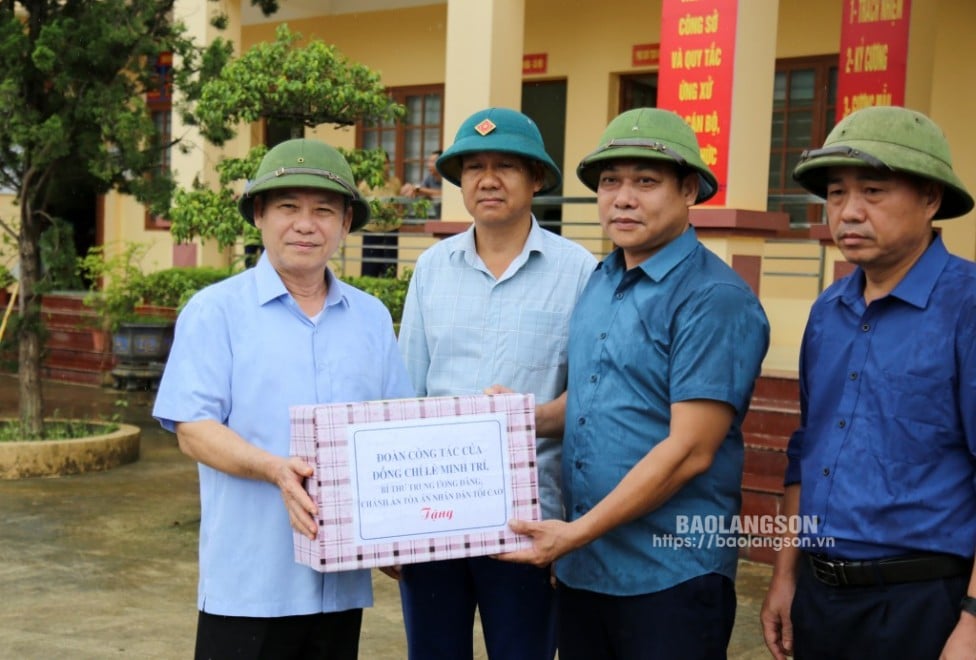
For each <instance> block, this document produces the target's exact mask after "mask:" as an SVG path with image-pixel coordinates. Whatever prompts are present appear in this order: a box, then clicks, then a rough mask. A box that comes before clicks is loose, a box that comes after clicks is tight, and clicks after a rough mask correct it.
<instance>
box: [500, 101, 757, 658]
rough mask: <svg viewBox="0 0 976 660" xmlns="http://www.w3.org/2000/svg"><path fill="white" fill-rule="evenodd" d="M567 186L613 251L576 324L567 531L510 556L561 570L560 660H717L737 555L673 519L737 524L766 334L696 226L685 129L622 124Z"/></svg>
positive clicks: (639, 119)
mask: <svg viewBox="0 0 976 660" xmlns="http://www.w3.org/2000/svg"><path fill="white" fill-rule="evenodd" d="M577 174H578V175H579V177H580V179H581V180H582V181H583V183H584V184H586V186H587V187H588V188H590V189H591V190H594V191H595V192H596V193H597V208H598V211H599V214H600V224H601V226H602V227H603V230H604V232H605V233H606V234H607V236H608V237H609V238H610V239H611V240H612V241H613V243H614V244H615V245H616V246H617V249H616V250H615V251H614V252H613V253H611V254H610V256H608V257H607V258H606V259H605V260H604V261H603V262H602V263H601V264H600V266H599V267H598V268H597V270H596V272H595V273H593V276H592V277H591V278H590V281H589V283H588V284H587V287H586V290H585V291H584V292H583V295H582V296H581V297H580V300H579V302H578V304H577V306H576V310H575V311H574V312H573V318H572V320H571V322H570V336H569V386H568V388H567V396H566V415H565V434H564V437H563V493H564V499H565V503H566V521H562V520H546V521H541V522H526V521H513V522H512V523H511V527H512V529H513V530H514V531H516V532H518V533H521V534H527V535H529V536H532V537H533V548H532V549H530V550H524V551H519V552H514V553H510V554H508V555H504V556H503V558H504V559H508V560H512V561H528V562H532V563H534V564H535V565H546V564H549V563H551V562H552V561H555V560H557V559H558V561H557V563H556V577H557V578H558V581H559V585H558V590H559V624H560V631H559V657H560V660H598V659H602V658H708V659H718V658H725V656H726V647H727V645H728V641H729V637H730V636H731V633H732V625H733V622H734V620H735V587H734V579H735V568H736V558H737V554H738V550H737V548H736V545H735V543H734V542H733V543H725V541H726V540H727V537H726V536H723V535H720V534H710V535H708V536H707V537H706V536H705V535H704V534H700V535H697V537H695V536H689V535H685V534H682V533H681V532H682V529H681V526H680V522H679V521H681V520H688V521H692V522H693V523H694V524H695V525H696V526H697V525H698V524H703V523H704V521H706V520H709V521H724V524H725V525H726V526H727V525H728V523H729V522H730V519H731V518H732V517H733V516H735V515H737V514H738V512H739V504H740V488H741V483H742V462H743V441H742V430H741V424H742V419H743V417H744V416H745V414H746V410H747V409H748V407H749V399H750V397H751V395H752V389H753V384H754V382H755V380H756V378H757V377H758V376H759V370H760V365H761V363H762V359H763V357H764V356H765V354H766V349H767V347H768V344H769V324H768V322H767V320H766V315H765V314H764V313H763V310H762V307H761V306H760V304H759V301H758V299H757V298H756V296H755V294H753V292H752V291H751V290H750V289H749V287H748V285H747V284H746V283H745V282H744V281H743V280H742V278H740V277H739V276H738V275H736V273H735V272H734V271H733V270H732V269H731V268H730V267H729V266H728V265H726V264H725V262H723V261H722V260H721V259H720V258H719V257H718V256H716V255H715V254H713V253H711V252H709V251H708V250H707V249H706V248H705V247H704V246H703V245H702V244H701V243H699V241H698V239H697V238H696V236H695V230H694V229H693V228H692V227H691V226H690V225H689V209H690V207H691V206H693V205H694V204H697V203H701V202H703V201H705V200H707V199H709V198H710V197H711V196H712V195H713V194H714V193H715V191H716V190H717V182H716V180H715V177H714V175H713V174H712V173H711V172H710V171H709V170H708V168H707V166H706V165H705V164H704V163H703V162H702V160H701V155H700V153H699V147H698V141H697V139H696V138H695V134H694V132H693V131H692V130H691V128H690V127H689V126H688V124H686V123H685V121H684V120H683V119H682V118H681V117H679V116H678V115H676V114H674V113H673V112H668V111H666V110H659V109H652V108H639V109H636V110H631V111H628V112H625V113H623V114H622V115H620V116H619V117H617V118H616V119H614V120H613V121H612V122H611V123H610V125H609V126H607V129H606V131H605V132H604V134H603V136H602V137H601V139H600V144H599V146H598V147H597V149H596V150H595V151H594V152H592V153H591V154H589V155H588V156H586V157H585V158H584V159H583V161H582V162H581V163H580V165H579V167H578V169H577ZM731 540H732V541H734V537H732V539H731Z"/></svg>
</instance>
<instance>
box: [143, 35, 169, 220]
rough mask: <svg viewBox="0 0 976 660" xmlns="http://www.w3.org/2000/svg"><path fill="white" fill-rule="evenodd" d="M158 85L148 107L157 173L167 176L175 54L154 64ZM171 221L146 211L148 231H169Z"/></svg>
mask: <svg viewBox="0 0 976 660" xmlns="http://www.w3.org/2000/svg"><path fill="white" fill-rule="evenodd" d="M153 68H154V69H155V71H154V74H155V82H156V85H155V86H154V87H153V88H152V89H150V90H149V91H148V92H147V93H146V105H147V106H149V113H150V115H151V116H152V120H153V123H154V124H155V125H156V134H157V136H158V137H157V139H158V144H159V146H160V150H159V161H158V163H157V165H156V171H157V172H159V173H160V174H163V175H165V174H167V173H169V171H170V166H171V163H170V147H169V144H170V143H171V142H172V141H173V54H172V53H160V54H159V56H158V57H157V58H156V62H155V63H154V64H153ZM169 225H170V223H169V220H167V219H166V218H164V217H162V216H158V215H153V214H151V213H150V212H149V210H148V209H147V210H146V220H145V228H146V229H159V230H167V229H169Z"/></svg>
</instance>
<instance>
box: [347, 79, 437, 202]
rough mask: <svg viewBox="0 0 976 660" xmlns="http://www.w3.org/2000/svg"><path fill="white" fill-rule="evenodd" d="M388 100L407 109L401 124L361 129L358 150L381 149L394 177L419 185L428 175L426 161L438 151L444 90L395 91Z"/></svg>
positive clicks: (386, 124)
mask: <svg viewBox="0 0 976 660" xmlns="http://www.w3.org/2000/svg"><path fill="white" fill-rule="evenodd" d="M390 97H391V98H392V99H393V100H394V101H396V102H397V103H400V104H402V105H404V106H405V107H406V108H407V114H406V116H405V117H404V118H403V120H402V121H400V122H392V121H385V122H383V123H381V124H371V125H360V127H359V130H358V131H357V132H356V135H357V144H356V146H357V147H359V148H361V149H383V150H384V151H386V153H387V154H388V155H389V157H390V164H391V166H392V168H393V171H392V172H390V174H391V175H395V176H396V177H397V178H399V179H400V181H402V182H404V183H419V182H420V181H422V180H423V178H424V176H425V175H426V174H427V167H426V161H427V157H428V156H429V155H430V154H432V153H433V152H435V151H437V150H438V149H440V148H441V134H442V133H443V129H444V104H443V99H444V86H443V85H424V86H416V87H396V88H393V89H391V90H390Z"/></svg>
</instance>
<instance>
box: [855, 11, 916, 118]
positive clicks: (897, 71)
mask: <svg viewBox="0 0 976 660" xmlns="http://www.w3.org/2000/svg"><path fill="white" fill-rule="evenodd" d="M910 10H911V0H846V1H845V2H844V18H843V25H842V26H841V31H840V63H839V68H838V71H837V121H840V120H841V119H843V118H844V117H846V116H847V115H849V114H850V113H852V112H854V111H855V110H858V109H860V108H866V107H868V106H872V105H905V77H906V75H907V73H908V25H909V15H910V13H911V11H910Z"/></svg>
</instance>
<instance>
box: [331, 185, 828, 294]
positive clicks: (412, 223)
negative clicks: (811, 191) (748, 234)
mask: <svg viewBox="0 0 976 660" xmlns="http://www.w3.org/2000/svg"><path fill="white" fill-rule="evenodd" d="M390 201H392V202H398V203H403V204H404V205H405V206H408V205H409V202H411V201H413V200H412V199H410V198H391V199H390ZM595 204H596V197H595V196H585V197H564V196H559V195H543V196H538V197H536V198H534V199H533V204H532V211H533V213H534V214H535V216H536V219H537V220H538V221H539V224H540V225H542V226H543V227H544V228H546V229H548V230H550V231H553V232H555V233H557V234H561V235H563V236H566V237H567V238H570V239H572V240H574V241H576V242H577V243H579V244H580V245H582V246H583V247H584V248H586V249H587V250H589V251H590V252H591V253H593V255H594V256H595V257H596V258H597V259H602V258H604V257H605V256H606V255H607V254H609V252H610V251H611V250H612V249H613V245H612V244H611V243H610V241H608V240H607V239H606V238H604V236H603V232H602V230H601V229H600V227H599V224H598V222H597V221H596V220H595V216H596V212H595V211H593V213H592V214H590V217H589V218H588V219H585V220H584V219H581V217H580V216H581V215H582V214H580V213H578V212H577V209H578V208H579V207H580V206H583V205H595ZM810 204H815V205H820V206H822V205H823V200H822V199H820V198H819V197H815V196H813V195H808V194H800V195H769V196H768V205H767V208H770V209H774V208H782V207H783V206H786V207H789V208H794V209H797V208H801V207H806V205H810ZM574 207H575V208H574ZM564 215H566V216H568V217H563V216H564ZM436 221H437V220H436V219H434V218H404V219H403V222H402V226H403V227H404V228H405V229H404V230H402V231H401V230H400V229H394V230H391V231H373V232H364V233H362V234H361V236H362V249H361V251H360V252H359V255H351V254H350V252H351V251H350V250H346V251H343V253H342V254H341V255H340V256H339V261H340V264H339V265H340V267H341V268H342V269H343V271H344V272H348V270H349V269H348V268H347V266H348V267H351V266H353V265H354V264H358V265H359V267H360V270H361V272H363V273H366V274H371V275H383V274H388V273H389V272H393V273H395V272H397V271H398V270H400V269H401V267H405V268H412V267H413V266H414V264H416V262H417V258H418V257H419V256H420V254H421V253H422V252H423V251H424V250H425V249H427V247H429V245H430V241H419V240H415V239H416V237H420V236H429V234H425V233H423V227H424V226H425V225H426V224H427V223H428V222H436ZM790 226H791V228H794V229H797V228H805V227H809V224H808V223H800V222H792V221H791V224H790ZM767 240H768V241H771V242H778V243H789V242H807V241H796V240H794V239H767ZM813 261H817V264H816V266H815V267H814V268H812V269H811V268H807V267H806V265H807V264H804V265H803V266H801V267H800V268H797V269H790V268H789V266H788V265H787V264H788V262H794V263H795V262H813ZM823 261H824V252H823V250H822V249H821V250H820V254H819V256H818V257H807V256H800V257H791V256H775V255H771V256H765V257H764V266H763V275H768V276H776V277H801V278H810V277H816V278H817V280H818V283H819V285H820V287H821V289H822V285H823V279H824V272H823V270H824V264H823ZM767 265H768V267H767ZM798 270H799V271H801V272H797V271H798Z"/></svg>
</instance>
